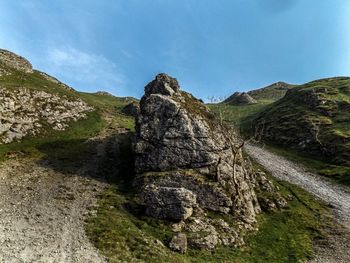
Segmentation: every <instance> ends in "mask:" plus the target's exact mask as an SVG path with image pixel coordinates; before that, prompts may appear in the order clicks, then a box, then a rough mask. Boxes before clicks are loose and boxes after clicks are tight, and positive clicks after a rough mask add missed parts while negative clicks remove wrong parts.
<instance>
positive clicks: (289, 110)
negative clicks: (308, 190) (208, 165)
mask: <svg viewBox="0 0 350 263" xmlns="http://www.w3.org/2000/svg"><path fill="white" fill-rule="evenodd" d="M251 124H252V127H254V128H255V129H258V130H260V131H261V134H262V138H263V139H264V140H265V141H267V142H269V143H272V144H275V145H282V146H288V147H291V148H293V149H295V150H297V151H301V152H304V153H305V154H308V155H310V156H314V157H315V158H317V159H319V160H320V161H323V162H327V163H329V165H328V166H327V167H324V168H323V169H321V170H322V171H321V173H323V174H326V175H329V176H334V177H336V178H338V179H339V180H342V181H344V182H348V183H350V168H349V167H350V78H330V79H322V80H317V81H313V82H310V83H307V84H304V85H301V86H299V87H296V88H294V89H292V90H291V91H289V92H288V93H287V95H286V96H285V97H284V98H282V99H280V100H278V101H276V102H275V103H273V104H271V105H269V106H267V107H266V108H265V109H263V110H262V111H261V112H259V113H258V114H256V116H255V117H254V118H252V122H251ZM332 164H333V165H332Z"/></svg>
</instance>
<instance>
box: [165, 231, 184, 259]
mask: <svg viewBox="0 0 350 263" xmlns="http://www.w3.org/2000/svg"><path fill="white" fill-rule="evenodd" d="M169 247H170V248H171V249H172V250H174V251H177V252H180V253H182V254H185V253H186V251H187V236H186V234H183V233H178V234H176V235H175V236H174V237H173V238H172V239H171V241H170V243H169Z"/></svg>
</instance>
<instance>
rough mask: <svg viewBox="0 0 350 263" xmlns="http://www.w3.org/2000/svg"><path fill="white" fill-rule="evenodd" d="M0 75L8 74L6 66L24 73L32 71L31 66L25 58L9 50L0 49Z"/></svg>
mask: <svg viewBox="0 0 350 263" xmlns="http://www.w3.org/2000/svg"><path fill="white" fill-rule="evenodd" d="M0 63H1V64H2V65H0V76H1V75H7V74H9V71H8V70H6V67H9V68H11V69H16V70H19V71H22V72H25V73H33V66H32V64H30V62H29V61H28V60H26V59H25V58H23V57H21V56H18V55H16V54H15V53H12V52H10V51H7V50H4V49H0Z"/></svg>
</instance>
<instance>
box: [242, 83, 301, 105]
mask: <svg viewBox="0 0 350 263" xmlns="http://www.w3.org/2000/svg"><path fill="white" fill-rule="evenodd" d="M296 86H297V85H292V84H288V83H285V82H276V83H273V84H271V85H269V86H267V87H264V88H261V89H256V90H251V91H249V92H248V94H249V95H250V96H251V97H253V98H254V99H256V100H258V101H271V102H272V101H276V100H278V99H281V98H283V96H284V95H285V94H286V92H287V91H288V90H289V89H291V88H294V87H296Z"/></svg>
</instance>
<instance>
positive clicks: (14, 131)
mask: <svg viewBox="0 0 350 263" xmlns="http://www.w3.org/2000/svg"><path fill="white" fill-rule="evenodd" d="M0 77H1V80H0V144H4V143H11V142H13V141H19V140H21V139H22V138H24V137H26V136H35V135H38V134H40V133H42V132H44V131H48V130H51V129H53V130H65V129H66V128H67V127H69V125H70V123H71V122H75V121H77V120H79V119H83V118H86V114H87V113H88V112H90V111H92V110H93V108H92V107H91V106H89V105H88V104H87V103H86V102H84V101H83V100H81V99H80V98H79V97H78V96H77V95H76V94H75V91H73V90H72V89H71V88H70V87H68V86H67V85H65V84H63V83H61V82H60V81H59V80H57V79H55V78H53V77H51V76H49V75H47V74H46V73H43V72H39V71H33V68H32V65H31V64H30V63H29V62H28V60H26V59H25V58H23V57H21V56H18V55H16V54H14V53H12V52H9V51H6V50H2V49H0Z"/></svg>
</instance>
